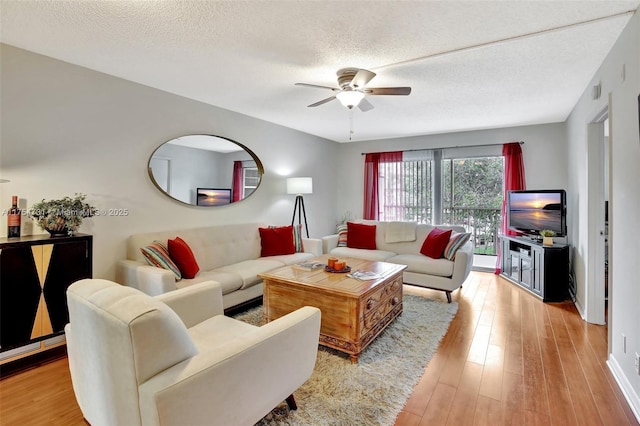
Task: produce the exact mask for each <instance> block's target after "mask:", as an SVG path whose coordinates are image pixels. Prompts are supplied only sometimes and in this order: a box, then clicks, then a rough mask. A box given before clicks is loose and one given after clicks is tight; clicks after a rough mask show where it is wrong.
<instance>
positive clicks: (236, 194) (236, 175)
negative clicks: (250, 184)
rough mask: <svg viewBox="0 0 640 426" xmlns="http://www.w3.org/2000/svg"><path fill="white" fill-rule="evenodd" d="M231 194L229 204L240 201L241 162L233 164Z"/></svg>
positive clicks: (241, 183) (241, 184)
mask: <svg viewBox="0 0 640 426" xmlns="http://www.w3.org/2000/svg"><path fill="white" fill-rule="evenodd" d="M231 187H232V188H233V194H232V197H231V202H236V201H240V200H241V199H242V187H243V182H242V161H234V162H233V183H232V186H231Z"/></svg>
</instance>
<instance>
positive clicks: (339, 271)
mask: <svg viewBox="0 0 640 426" xmlns="http://www.w3.org/2000/svg"><path fill="white" fill-rule="evenodd" d="M324 270H325V271H327V272H331V273H334V274H346V273H347V272H351V266H347V265H345V266H344V268H342V269H335V268H332V267H330V266H325V267H324Z"/></svg>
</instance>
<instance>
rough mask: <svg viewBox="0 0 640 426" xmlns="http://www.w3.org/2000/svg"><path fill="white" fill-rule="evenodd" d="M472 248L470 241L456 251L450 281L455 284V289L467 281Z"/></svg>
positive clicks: (471, 260) (470, 266)
mask: <svg viewBox="0 0 640 426" xmlns="http://www.w3.org/2000/svg"><path fill="white" fill-rule="evenodd" d="M473 252H474V246H473V243H472V242H471V241H468V242H466V243H465V244H464V245H463V246H462V247H460V248H459V249H458V252H457V253H456V257H455V259H454V260H453V275H452V276H451V280H452V281H453V282H454V283H457V287H459V286H461V285H462V283H463V282H464V281H465V280H466V279H467V277H468V276H469V273H470V272H471V268H472V266H473Z"/></svg>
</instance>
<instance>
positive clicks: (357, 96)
mask: <svg viewBox="0 0 640 426" xmlns="http://www.w3.org/2000/svg"><path fill="white" fill-rule="evenodd" d="M336 98H338V100H339V101H340V103H341V104H342V105H344V106H346V107H347V108H349V109H351V108H353V107H354V106H358V104H359V103H360V101H361V100H362V99H364V93H362V92H359V91H357V90H343V91H342V92H340V93H338V94H337V95H336Z"/></svg>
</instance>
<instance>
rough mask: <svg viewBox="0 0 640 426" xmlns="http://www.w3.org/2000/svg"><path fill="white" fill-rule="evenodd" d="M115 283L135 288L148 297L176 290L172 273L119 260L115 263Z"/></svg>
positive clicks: (132, 261)
mask: <svg viewBox="0 0 640 426" xmlns="http://www.w3.org/2000/svg"><path fill="white" fill-rule="evenodd" d="M116 282H118V283H120V284H124V285H127V286H129V287H133V288H136V289H138V290H140V291H142V292H143V293H146V294H148V295H150V296H157V295H158V294H162V293H166V292H168V291H173V290H175V289H176V288H177V287H176V276H175V274H174V273H173V272H171V271H169V270H167V269H162V268H157V267H155V266H151V265H146V264H144V263H141V262H137V261H135V260H119V261H118V262H117V263H116Z"/></svg>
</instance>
